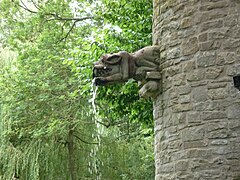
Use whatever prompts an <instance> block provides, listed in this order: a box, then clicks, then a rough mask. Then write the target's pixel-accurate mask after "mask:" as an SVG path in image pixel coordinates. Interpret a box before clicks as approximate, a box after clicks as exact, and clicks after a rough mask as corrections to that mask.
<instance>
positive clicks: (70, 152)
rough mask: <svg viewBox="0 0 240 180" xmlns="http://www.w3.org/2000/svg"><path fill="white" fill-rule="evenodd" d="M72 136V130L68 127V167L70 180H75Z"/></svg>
mask: <svg viewBox="0 0 240 180" xmlns="http://www.w3.org/2000/svg"><path fill="white" fill-rule="evenodd" d="M73 140H74V136H73V130H72V128H71V127H70V128H69V133H68V167H69V174H70V176H71V178H70V179H71V180H77V177H76V167H75V166H76V164H75V152H74V141H73Z"/></svg>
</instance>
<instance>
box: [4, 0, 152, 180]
mask: <svg viewBox="0 0 240 180" xmlns="http://www.w3.org/2000/svg"><path fill="white" fill-rule="evenodd" d="M0 17H1V19H2V20H1V30H0V40H1V48H0V51H1V53H0V66H1V70H0V71H1V72H0V112H1V114H0V179H2V180H9V179H14V178H15V179H21V180H37V179H41V180H44V179H59V180H62V179H64V180H65V179H71V180H78V179H84V180H85V179H139V180H140V179H141V180H144V179H146V180H149V179H154V159H153V147H152V146H153V145H152V142H153V137H152V136H153V135H152V134H153V120H152V119H153V118H152V104H151V102H150V100H144V99H139V96H138V88H137V84H136V82H133V81H131V80H130V81H129V82H127V83H126V84H125V85H124V84H122V85H114V86H110V87H99V88H98V91H97V96H96V99H95V100H93V94H94V91H95V90H96V89H95V87H93V86H92V64H93V62H95V61H97V60H98V59H99V57H100V56H101V55H102V54H104V53H109V52H116V51H119V50H126V51H128V52H133V51H135V50H137V49H140V48H142V47H144V46H146V45H149V44H151V22H152V19H151V18H152V4H151V2H150V1H147V0H128V1H126V0H121V1H115V0H114V1H108V0H98V1H92V0H88V1H86V0H78V1H77V0H54V1H52V0H46V1H38V0H28V1H27V0H25V1H24V0H22V1H21V0H20V1H18V0H11V1H10V0H1V1H0ZM9 48H10V49H9ZM93 101H94V102H93ZM93 103H95V104H96V105H97V106H96V107H97V108H96V111H97V112H94V111H93V107H92V104H93Z"/></svg>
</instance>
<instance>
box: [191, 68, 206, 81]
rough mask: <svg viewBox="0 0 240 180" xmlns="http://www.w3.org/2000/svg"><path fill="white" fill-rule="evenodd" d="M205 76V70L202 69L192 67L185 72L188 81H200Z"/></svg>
mask: <svg viewBox="0 0 240 180" xmlns="http://www.w3.org/2000/svg"><path fill="white" fill-rule="evenodd" d="M204 78H205V71H204V70H202V69H194V70H193V71H191V72H189V73H187V80H188V81H190V82H193V81H200V80H203V79H204Z"/></svg>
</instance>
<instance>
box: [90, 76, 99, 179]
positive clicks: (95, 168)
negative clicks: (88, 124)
mask: <svg viewBox="0 0 240 180" xmlns="http://www.w3.org/2000/svg"><path fill="white" fill-rule="evenodd" d="M94 82H95V79H93V81H92V85H91V94H92V98H91V99H90V100H89V102H90V103H91V104H92V107H93V110H92V111H93V114H94V120H95V124H96V132H93V133H92V138H93V139H95V141H97V142H98V144H97V145H94V147H93V148H92V149H91V152H90V157H91V158H92V161H91V162H89V172H90V173H91V174H96V180H101V177H102V174H101V172H100V171H99V165H100V164H102V162H101V161H100V159H98V157H97V153H98V151H99V148H100V146H101V136H100V134H101V132H102V127H101V125H100V124H99V123H98V119H99V116H98V112H97V106H96V104H95V99H96V97H97V90H98V86H95V85H94Z"/></svg>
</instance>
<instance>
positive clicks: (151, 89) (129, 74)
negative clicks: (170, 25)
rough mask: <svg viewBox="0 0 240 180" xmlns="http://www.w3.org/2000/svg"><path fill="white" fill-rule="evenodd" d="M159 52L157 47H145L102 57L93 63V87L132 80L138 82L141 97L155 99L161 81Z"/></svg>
mask: <svg viewBox="0 0 240 180" xmlns="http://www.w3.org/2000/svg"><path fill="white" fill-rule="evenodd" d="M159 51H160V48H159V46H147V47H145V48H143V49H140V50H138V51H137V52H135V53H128V52H126V51H120V52H118V53H113V54H106V55H103V56H102V57H101V59H100V60H99V61H97V62H96V63H94V68H93V77H94V78H95V85H96V86H105V85H109V84H114V83H121V82H126V81H127V80H128V79H131V78H133V79H134V80H137V81H138V82H139V86H140V87H141V89H140V91H139V95H140V96H141V97H153V98H154V97H156V96H157V95H158V93H159V83H160V79H161V76H160V72H159V63H160V53H159Z"/></svg>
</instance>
